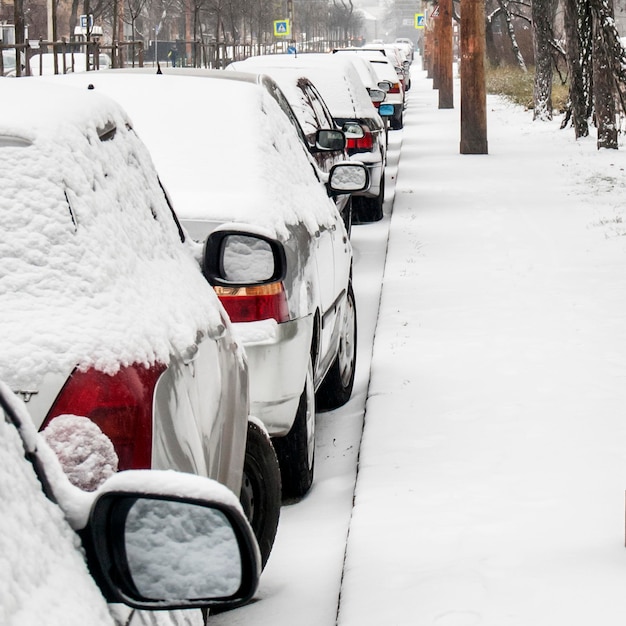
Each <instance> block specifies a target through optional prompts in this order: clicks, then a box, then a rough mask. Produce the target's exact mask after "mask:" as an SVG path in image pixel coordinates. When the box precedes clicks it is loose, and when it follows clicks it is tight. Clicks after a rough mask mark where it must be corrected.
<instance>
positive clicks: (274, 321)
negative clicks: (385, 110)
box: [48, 70, 374, 497]
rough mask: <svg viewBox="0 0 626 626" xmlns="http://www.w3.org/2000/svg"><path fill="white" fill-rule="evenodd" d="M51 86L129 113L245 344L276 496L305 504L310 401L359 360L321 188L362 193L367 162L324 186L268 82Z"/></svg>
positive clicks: (329, 207)
mask: <svg viewBox="0 0 626 626" xmlns="http://www.w3.org/2000/svg"><path fill="white" fill-rule="evenodd" d="M48 80H53V81H55V82H56V83H68V84H72V85H82V87H83V90H84V91H88V90H89V91H91V90H93V91H95V92H99V93H105V94H107V95H109V96H112V97H113V98H115V99H117V100H118V101H119V102H120V103H121V104H122V105H123V106H124V108H125V109H126V110H127V111H128V113H129V114H130V115H131V117H132V119H133V123H134V124H135V127H136V129H137V132H138V133H139V135H140V136H141V137H142V139H143V140H144V141H145V142H146V144H147V146H148V148H149V149H150V152H151V154H152V156H153V158H154V160H155V163H156V165H157V168H158V170H159V173H160V175H161V176H162V178H163V182H164V185H165V186H166V187H167V189H168V191H169V192H170V193H171V195H172V198H173V199H174V201H175V203H176V210H177V212H178V214H179V215H180V217H181V221H182V222H183V224H184V225H185V227H186V229H187V230H188V232H189V233H190V235H191V236H192V237H194V238H195V239H196V240H197V241H200V242H206V254H205V256H204V260H205V263H204V273H205V276H206V277H207V279H208V280H209V282H210V283H211V284H212V285H213V286H214V288H215V289H216V292H217V294H218V296H219V298H220V300H221V302H222V304H223V305H224V307H225V308H226V310H227V311H228V314H229V316H230V318H231V320H232V322H233V323H234V324H233V325H234V330H235V332H236V333H237V336H238V337H239V338H240V339H241V341H242V343H243V345H244V348H245V352H246V355H247V358H248V363H249V370H250V397H251V412H252V414H253V415H255V416H256V417H258V418H259V419H260V420H261V421H262V422H263V424H264V425H265V427H266V428H267V430H268V431H269V433H270V435H271V436H272V439H273V442H274V446H275V449H276V453H277V455H278V460H279V463H280V467H281V478H282V489H283V494H284V495H285V496H288V497H301V496H303V495H304V494H305V493H306V492H307V491H308V489H309V488H310V486H311V483H312V480H313V472H314V452H315V407H316V399H317V400H318V401H319V402H320V403H323V406H324V408H334V407H338V406H340V405H342V404H344V403H345V402H347V401H348V399H349V398H350V395H351V393H352V386H353V382H354V373H355V365H356V352H355V351H356V309H355V300H354V293H353V291H352V281H351V272H352V247H351V244H350V240H349V237H348V233H347V231H346V228H345V224H344V222H343V220H342V217H341V215H340V213H339V211H338V210H337V206H336V204H335V202H334V201H333V200H332V198H330V197H329V195H328V191H327V187H328V188H329V189H330V190H331V192H332V191H333V190H334V191H336V192H337V193H350V192H352V191H355V190H361V189H364V188H365V187H367V184H368V180H367V173H366V170H365V168H364V166H363V165H362V164H361V163H356V162H352V161H348V162H345V163H338V164H336V165H334V166H333V167H332V168H331V170H330V172H329V173H328V175H327V177H326V179H325V180H322V178H321V173H320V172H319V169H318V168H317V167H316V166H315V162H314V161H313V157H312V156H311V154H310V152H309V150H308V146H307V144H306V137H305V136H304V133H302V131H301V130H300V131H299V132H298V128H299V124H298V121H297V118H296V116H295V115H294V113H293V111H292V109H291V107H290V106H289V104H288V102H287V99H286V98H285V96H284V95H283V94H282V92H281V91H280V89H279V88H278V86H277V85H276V83H275V82H274V81H273V80H271V79H270V78H269V77H259V76H257V75H255V74H248V73H243V72H225V71H220V70H215V71H213V72H211V71H203V72H199V73H198V74H197V75H193V76H190V75H189V74H188V73H184V74H175V73H173V74H168V73H163V74H160V75H157V74H154V73H151V74H147V73H145V72H133V71H120V70H111V71H109V72H97V73H93V74H92V75H82V76H79V75H73V76H59V77H56V78H55V79H48ZM88 88H89V89H88ZM370 106H371V104H370ZM372 110H374V109H373V107H372ZM173 112H175V114H174V113H173Z"/></svg>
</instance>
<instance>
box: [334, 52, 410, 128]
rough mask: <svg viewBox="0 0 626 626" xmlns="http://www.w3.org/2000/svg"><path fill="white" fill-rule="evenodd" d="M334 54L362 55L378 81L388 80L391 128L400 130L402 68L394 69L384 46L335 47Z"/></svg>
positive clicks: (402, 104) (402, 114) (403, 92)
mask: <svg viewBox="0 0 626 626" xmlns="http://www.w3.org/2000/svg"><path fill="white" fill-rule="evenodd" d="M333 52H334V54H336V55H342V56H343V55H355V56H362V57H364V58H365V59H367V61H369V63H370V64H371V65H372V67H373V68H374V71H375V72H376V74H377V76H378V80H379V81H388V82H389V83H390V84H391V87H390V88H389V89H388V90H387V97H386V98H385V103H386V104H392V105H393V117H392V118H391V128H393V129H394V130H400V129H401V128H402V127H403V126H404V108H405V105H406V102H405V89H404V84H403V80H404V74H403V70H402V68H399V69H396V67H395V66H394V64H393V62H392V61H391V60H390V59H389V58H388V57H387V56H386V55H385V53H384V48H381V49H380V50H374V49H370V48H337V49H335V50H334V51H333Z"/></svg>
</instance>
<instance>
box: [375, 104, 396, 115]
mask: <svg viewBox="0 0 626 626" xmlns="http://www.w3.org/2000/svg"><path fill="white" fill-rule="evenodd" d="M378 115H380V116H381V117H391V116H392V115H393V104H381V105H380V106H379V107H378Z"/></svg>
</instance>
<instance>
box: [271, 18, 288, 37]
mask: <svg viewBox="0 0 626 626" xmlns="http://www.w3.org/2000/svg"><path fill="white" fill-rule="evenodd" d="M289 35H291V25H290V24H289V20H275V21H274V37H288V36H289Z"/></svg>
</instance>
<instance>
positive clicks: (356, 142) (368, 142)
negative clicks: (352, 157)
mask: <svg viewBox="0 0 626 626" xmlns="http://www.w3.org/2000/svg"><path fill="white" fill-rule="evenodd" d="M363 132H364V133H365V134H364V135H363V137H359V138H358V139H347V141H346V148H347V149H348V150H356V151H367V150H371V149H372V148H373V147H374V135H372V133H371V131H370V130H369V129H368V128H367V127H365V126H364V127H363Z"/></svg>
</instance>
